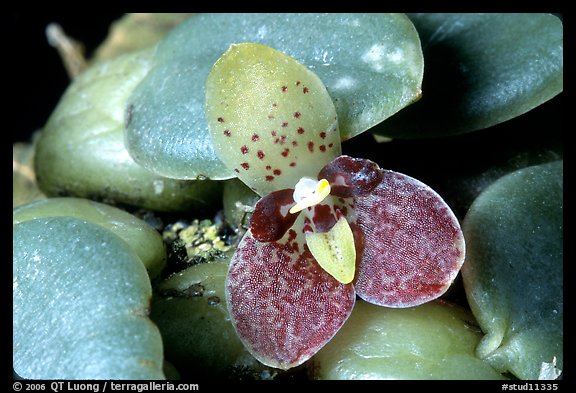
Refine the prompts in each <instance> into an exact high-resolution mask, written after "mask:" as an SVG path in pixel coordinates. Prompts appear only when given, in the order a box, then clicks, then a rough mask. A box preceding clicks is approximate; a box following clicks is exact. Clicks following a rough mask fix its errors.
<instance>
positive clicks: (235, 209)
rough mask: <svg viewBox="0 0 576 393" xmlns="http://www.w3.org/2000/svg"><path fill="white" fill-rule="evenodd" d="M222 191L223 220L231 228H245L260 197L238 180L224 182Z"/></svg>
mask: <svg viewBox="0 0 576 393" xmlns="http://www.w3.org/2000/svg"><path fill="white" fill-rule="evenodd" d="M223 189H224V190H223V191H222V204H223V209H224V218H225V219H226V221H227V222H228V223H229V224H230V225H231V226H232V228H238V227H247V226H248V223H249V222H250V217H251V213H252V211H253V209H254V206H255V205H256V203H257V202H258V200H259V199H260V196H259V195H258V194H256V193H255V192H254V191H252V190H251V189H250V188H249V187H248V186H247V185H245V184H244V183H242V182H241V181H240V180H238V179H230V180H228V181H225V182H224V186H223Z"/></svg>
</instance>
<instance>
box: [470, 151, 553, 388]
mask: <svg viewBox="0 0 576 393" xmlns="http://www.w3.org/2000/svg"><path fill="white" fill-rule="evenodd" d="M463 228H464V235H465V238H466V242H467V245H468V256H467V258H466V263H464V267H463V268H462V277H463V279H464V287H465V290H466V295H467V298H468V301H469V304H470V307H471V309H472V311H473V313H474V315H475V316H476V319H477V320H478V322H479V324H480V327H481V328H482V330H483V331H484V332H486V336H485V337H484V338H483V339H482V341H481V342H480V344H479V346H478V348H477V353H478V356H479V357H481V358H483V359H485V360H486V361H487V362H489V363H490V364H492V366H493V367H494V368H496V369H498V370H500V371H501V372H506V371H507V372H511V373H513V374H514V375H515V376H517V377H518V378H521V379H537V378H538V377H539V374H540V370H541V368H542V366H544V364H545V363H552V362H553V359H556V360H557V367H558V368H560V369H562V364H563V303H564V302H563V292H562V286H563V284H562V283H563V162H562V161H557V162H552V163H548V164H543V165H538V166H532V167H528V168H524V169H520V170H518V171H515V172H513V173H511V174H509V175H506V176H504V177H502V178H501V179H499V180H497V181H496V182H495V183H494V184H492V185H491V186H490V187H488V188H487V189H486V190H485V191H484V192H483V193H482V194H480V196H479V197H478V198H477V199H476V200H475V201H474V203H473V204H472V206H471V207H470V210H469V212H468V214H467V215H466V217H465V219H464V224H463Z"/></svg>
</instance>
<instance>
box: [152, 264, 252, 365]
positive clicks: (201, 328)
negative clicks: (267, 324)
mask: <svg viewBox="0 0 576 393" xmlns="http://www.w3.org/2000/svg"><path fill="white" fill-rule="evenodd" d="M227 272H228V261H227V260H224V261H218V262H211V263H202V264H199V265H194V266H191V267H189V268H188V269H186V270H184V271H181V272H179V273H176V274H174V275H173V276H171V277H169V278H167V279H166V280H164V281H161V282H160V283H158V285H157V286H156V287H155V292H156V295H155V296H154V298H153V302H152V314H151V316H150V318H152V320H153V321H154V322H155V323H156V324H157V325H158V328H159V329H160V332H161V334H162V339H163V342H164V345H165V352H166V357H167V358H168V359H169V360H170V361H171V362H173V363H174V364H175V365H179V366H181V368H183V367H193V368H194V370H196V371H198V372H201V373H202V375H211V376H214V375H217V374H219V373H222V372H223V371H224V370H225V369H227V368H230V367H232V366H234V365H235V364H236V363H237V362H239V361H240V360H241V358H242V357H246V356H249V354H248V352H247V351H246V350H245V349H244V346H243V345H242V342H241V341H240V339H239V338H238V336H237V335H236V332H235V331H234V328H233V327H232V324H231V323H230V316H229V314H228V309H227V307H226V298H225V293H224V281H225V279H226V274H227Z"/></svg>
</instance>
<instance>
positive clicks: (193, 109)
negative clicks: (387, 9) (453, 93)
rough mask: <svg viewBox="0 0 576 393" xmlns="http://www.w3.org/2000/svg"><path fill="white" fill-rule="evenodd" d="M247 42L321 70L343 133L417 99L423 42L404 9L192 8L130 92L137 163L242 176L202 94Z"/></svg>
mask: <svg viewBox="0 0 576 393" xmlns="http://www.w3.org/2000/svg"><path fill="white" fill-rule="evenodd" d="M243 42H253V43H257V44H262V45H266V46H269V47H272V48H274V49H276V50H278V51H280V52H282V53H285V54H286V55H288V56H290V57H292V58H294V59H296V60H297V61H298V62H300V63H302V64H303V65H304V66H306V67H307V68H308V69H310V70H311V71H313V72H314V73H316V74H317V75H318V77H319V78H320V79H321V80H322V82H323V83H324V85H325V86H326V89H327V90H328V93H329V94H330V96H331V97H332V99H333V101H334V105H335V107H336V112H337V115H338V121H339V125H340V134H341V138H342V140H346V139H349V138H351V137H353V136H355V135H357V134H359V133H361V132H363V131H365V130H367V129H368V128H370V127H372V126H373V125H375V124H378V123H379V122H381V121H383V120H384V119H386V118H388V117H389V116H391V115H392V114H394V113H396V112H398V111H399V110H400V109H402V108H403V107H405V106H406V105H408V104H410V103H412V102H413V101H415V100H416V99H417V98H418V97H419V96H420V92H421V90H420V86H421V82H422V71H423V58H422V52H421V48H420V41H419V38H418V34H417V33H416V30H415V29H414V26H413V25H412V23H411V22H410V20H409V19H408V18H407V17H406V16H405V15H403V14H201V15H194V16H192V17H191V18H189V19H188V20H187V21H185V22H183V23H182V24H180V25H179V26H178V27H176V28H175V29H174V30H173V31H172V32H170V34H169V35H168V36H167V37H166V38H165V39H164V40H163V41H162V42H161V43H160V45H159V46H158V48H157V51H156V53H155V56H154V62H155V64H154V68H153V69H152V70H151V71H150V73H149V74H148V75H147V76H146V78H145V79H144V80H143V81H142V83H140V85H139V86H138V87H137V88H136V89H135V91H134V93H133V94H132V96H131V97H130V99H129V109H130V112H131V122H130V124H129V125H128V127H127V146H128V149H129V151H130V154H131V155H132V156H133V157H134V159H135V160H136V161H137V162H139V163H140V164H141V165H143V166H145V167H146V168H148V169H150V170H152V171H154V172H156V173H160V174H162V175H164V176H168V177H174V178H181V179H189V178H195V177H196V176H198V175H203V176H207V177H209V178H214V179H223V178H230V177H233V176H235V173H234V172H233V171H231V170H230V169H227V168H226V166H225V165H224V164H223V163H222V162H221V161H220V160H219V159H218V156H217V155H216V152H215V149H214V147H213V145H212V141H211V139H210V136H209V134H208V126H207V123H206V118H205V115H204V96H205V82H206V78H207V76H208V73H209V72H210V69H211V68H212V65H213V64H214V63H215V62H216V60H217V59H218V58H219V57H220V56H221V55H222V54H223V53H224V52H225V51H226V50H227V49H228V48H229V47H230V45H231V44H238V43H243ZM254 104H255V105H257V104H258V103H257V102H255V103H254Z"/></svg>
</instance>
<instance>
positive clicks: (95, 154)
mask: <svg viewBox="0 0 576 393" xmlns="http://www.w3.org/2000/svg"><path fill="white" fill-rule="evenodd" d="M150 54H151V53H150V52H138V53H134V54H128V55H124V56H120V57H118V58H116V59H113V60H111V61H109V62H103V63H100V64H98V65H96V66H94V67H92V68H89V69H88V70H86V71H85V72H84V73H82V74H81V75H80V76H79V77H78V78H77V79H76V80H75V81H74V82H73V83H72V85H70V87H69V88H68V90H67V91H66V93H65V94H64V96H63V97H62V98H61V100H60V102H59V104H58V106H57V108H56V109H55V111H54V112H53V113H52V115H51V116H50V119H49V120H48V123H47V124H46V126H45V128H44V129H43V131H42V134H41V136H40V139H39V140H38V142H37V151H36V157H35V169H36V176H37V180H38V184H39V186H40V188H41V190H42V191H44V192H45V193H46V194H47V195H49V196H68V195H71V196H78V197H85V198H90V199H102V200H106V201H108V202H110V201H114V202H118V203H125V204H130V205H135V206H139V207H144V208H147V209H152V210H160V211H179V210H187V209H192V208H206V207H207V206H210V204H211V203H212V202H213V201H214V200H215V199H216V196H219V194H220V191H221V188H220V187H221V186H220V184H219V183H216V182H210V181H176V180H173V179H168V178H165V177H162V176H159V175H155V174H153V173H151V172H149V171H148V170H146V169H144V168H143V167H141V166H140V165H138V164H137V163H136V162H134V160H133V159H132V158H131V157H130V155H129V154H128V151H127V150H126V148H125V147H124V133H123V126H124V123H125V121H127V122H129V120H130V116H129V114H128V118H126V119H124V115H125V113H124V109H125V106H126V99H127V98H128V95H129V94H130V93H131V92H132V90H133V88H134V86H136V84H138V82H140V80H141V79H142V78H143V77H144V75H145V74H146V73H147V72H148V70H149V69H150V66H151V64H150Z"/></svg>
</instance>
